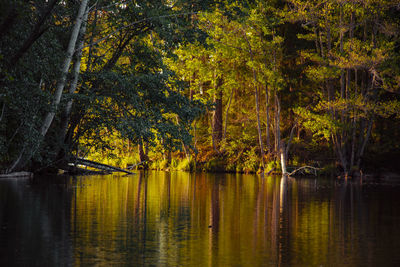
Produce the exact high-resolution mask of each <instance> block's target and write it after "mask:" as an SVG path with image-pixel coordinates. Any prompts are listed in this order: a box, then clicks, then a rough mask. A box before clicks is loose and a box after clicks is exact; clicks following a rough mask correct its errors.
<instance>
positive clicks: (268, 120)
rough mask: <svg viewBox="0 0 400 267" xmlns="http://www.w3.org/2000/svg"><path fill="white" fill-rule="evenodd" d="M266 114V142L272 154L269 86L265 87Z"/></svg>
mask: <svg viewBox="0 0 400 267" xmlns="http://www.w3.org/2000/svg"><path fill="white" fill-rule="evenodd" d="M265 113H266V117H267V120H266V123H265V124H266V125H265V134H266V139H267V140H266V141H267V150H268V152H267V153H269V152H271V140H270V139H271V137H270V133H269V132H270V115H269V93H268V86H267V85H265Z"/></svg>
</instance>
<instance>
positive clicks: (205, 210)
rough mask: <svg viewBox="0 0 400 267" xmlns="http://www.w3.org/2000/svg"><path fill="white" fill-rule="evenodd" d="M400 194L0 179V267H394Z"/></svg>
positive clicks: (148, 177)
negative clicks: (150, 266) (117, 266)
mask: <svg viewBox="0 0 400 267" xmlns="http://www.w3.org/2000/svg"><path fill="white" fill-rule="evenodd" d="M43 184H44V185H43ZM398 191H399V187H391V186H386V185H360V184H358V183H352V182H347V183H339V182H337V181H332V180H324V179H319V180H316V179H298V180H295V179H291V178H280V177H257V176H250V175H228V174H218V175H215V174H212V175H211V174H195V175H194V174H187V173H180V172H177V173H168V172H147V173H145V174H144V173H141V174H139V175H137V176H92V177H79V178H68V179H67V180H64V181H63V182H61V183H59V184H56V185H54V183H49V182H47V183H42V185H40V184H35V183H34V182H32V181H30V180H19V182H16V181H15V180H11V181H5V180H1V181H0V223H1V225H2V227H4V225H6V227H5V228H2V229H1V232H0V245H1V247H0V249H1V250H3V252H1V253H2V254H1V255H2V257H1V260H0V265H2V266H3V265H4V263H6V265H8V266H10V265H13V264H15V263H21V264H23V265H24V264H25V265H35V264H36V265H40V264H41V263H46V264H45V265H77V266H80V265H82V266H86V265H93V264H99V265H133V266H136V265H157V266H158V265H162V266H181V265H187V266H188V265H190V266H192V265H195V266H227V265H228V266H232V265H234V266H375V265H378V264H383V265H385V266H396V265H398V264H399V263H400V255H399V254H398V248H399V247H400V229H399V227H398V226H399V225H400V205H399V204H400V196H398V194H397V193H398ZM8 225H13V227H9V226H8ZM50 244H55V245H50ZM3 253H4V254H5V255H6V254H7V255H9V256H8V257H4V256H3ZM10 255H11V256H10ZM32 262H33V263H35V264H28V263H32ZM48 263H51V264H48ZM42 265H43V264H42ZM4 266H5V265H4Z"/></svg>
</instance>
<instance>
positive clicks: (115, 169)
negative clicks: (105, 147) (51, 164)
mask: <svg viewBox="0 0 400 267" xmlns="http://www.w3.org/2000/svg"><path fill="white" fill-rule="evenodd" d="M73 164H79V165H83V166H87V167H91V168H95V169H99V170H103V171H110V172H124V173H127V174H136V173H134V172H131V171H128V170H124V169H121V168H118V167H114V166H111V165H107V164H103V163H99V162H95V161H92V160H88V159H83V158H75V161H74V162H73Z"/></svg>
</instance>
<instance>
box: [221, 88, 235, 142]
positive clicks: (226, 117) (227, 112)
mask: <svg viewBox="0 0 400 267" xmlns="http://www.w3.org/2000/svg"><path fill="white" fill-rule="evenodd" d="M233 92H234V89H233V88H232V91H231V94H230V96H229V101H228V106H227V107H226V110H225V128H224V134H223V136H222V138H223V139H224V140H225V139H226V128H227V127H228V114H229V108H230V107H231V102H232V98H233Z"/></svg>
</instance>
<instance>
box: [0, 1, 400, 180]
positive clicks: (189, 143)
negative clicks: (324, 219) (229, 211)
mask: <svg viewBox="0 0 400 267" xmlns="http://www.w3.org/2000/svg"><path fill="white" fill-rule="evenodd" d="M399 36H400V1H399V0H330V1H323V0H269V1H268V0H248V1H233V0H215V1H214V0H204V1H203V0H143V1H135V0H131V1H128V0H107V1H105V0H96V1H95V0H64V1H59V0H47V1H42V0H30V1H26V0H14V1H7V0H1V1H0V173H12V172H16V171H23V170H24V171H31V172H35V173H40V172H46V173H54V172H55V173H57V172H58V171H59V170H66V171H71V166H70V165H71V164H70V163H71V162H73V161H74V159H76V158H78V157H80V158H87V159H91V160H94V161H97V162H102V163H106V164H111V165H114V166H118V167H120V168H127V167H129V166H132V165H136V164H139V165H137V167H140V168H150V169H161V170H185V171H211V172H216V171H218V172H220V171H223V172H245V173H249V172H258V173H273V172H276V173H281V172H282V173H290V172H292V171H293V170H294V169H296V168H301V167H304V166H308V169H307V168H305V169H303V170H308V171H310V170H311V171H314V170H318V172H319V173H322V174H326V175H328V174H329V175H334V176H341V177H348V176H356V175H360V174H362V173H373V174H374V175H379V174H382V173H396V172H397V173H399V172H400V165H399V164H398V163H399V160H400V39H399Z"/></svg>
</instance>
